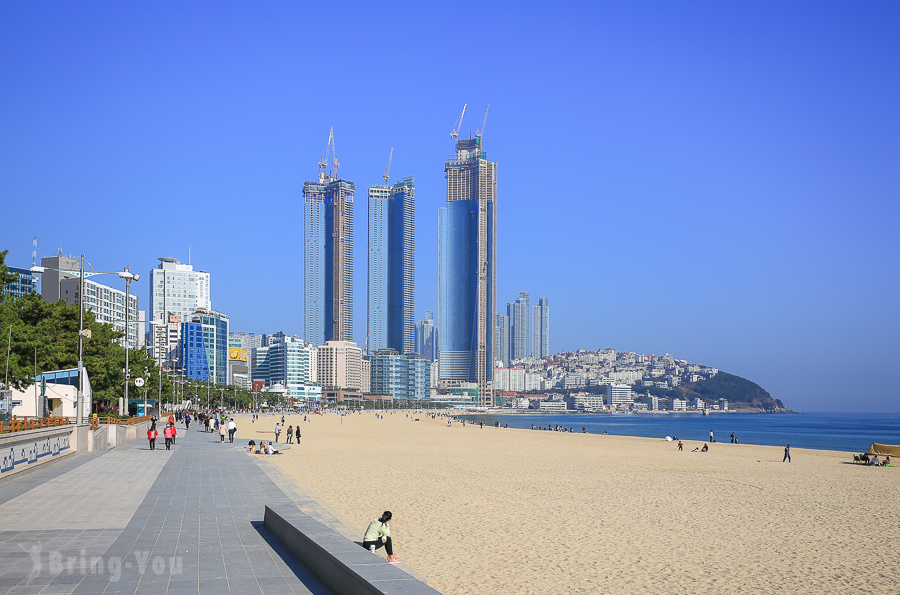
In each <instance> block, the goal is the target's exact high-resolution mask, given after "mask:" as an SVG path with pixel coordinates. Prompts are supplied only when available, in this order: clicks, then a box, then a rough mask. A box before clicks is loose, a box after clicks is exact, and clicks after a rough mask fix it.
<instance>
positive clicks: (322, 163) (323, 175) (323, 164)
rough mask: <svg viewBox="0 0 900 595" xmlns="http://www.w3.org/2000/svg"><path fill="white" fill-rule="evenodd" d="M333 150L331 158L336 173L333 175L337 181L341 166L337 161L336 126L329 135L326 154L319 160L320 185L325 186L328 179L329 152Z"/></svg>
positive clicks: (333, 172)
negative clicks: (335, 145) (335, 146)
mask: <svg viewBox="0 0 900 595" xmlns="http://www.w3.org/2000/svg"><path fill="white" fill-rule="evenodd" d="M329 150H331V156H332V158H333V159H334V162H333V165H334V171H332V174H333V175H334V179H335V180H336V179H337V177H338V176H337V170H338V167H340V165H339V164H338V159H337V151H336V150H335V148H334V126H332V127H331V130H330V131H329V133H328V143H327V144H326V145H325V152H324V153H322V157H321V158H320V160H319V183H320V184H324V183H325V182H326V181H327V180H328V178H329V175H328V151H329Z"/></svg>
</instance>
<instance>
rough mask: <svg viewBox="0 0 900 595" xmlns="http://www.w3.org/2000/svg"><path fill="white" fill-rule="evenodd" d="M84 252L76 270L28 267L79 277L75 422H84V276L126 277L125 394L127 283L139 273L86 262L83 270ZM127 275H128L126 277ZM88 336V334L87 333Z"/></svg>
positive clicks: (37, 271)
mask: <svg viewBox="0 0 900 595" xmlns="http://www.w3.org/2000/svg"><path fill="white" fill-rule="evenodd" d="M85 262H86V261H85V260H84V254H82V255H81V264H80V266H79V268H78V270H77V271H71V270H67V269H56V268H52V267H39V266H33V267H31V268H30V269H29V271H30V272H32V273H43V272H45V271H58V272H60V273H66V274H69V275H72V276H76V277H79V279H80V280H79V284H78V286H79V288H78V393H77V394H78V396H77V399H76V405H75V409H76V411H75V421H76V423H79V424H81V423H84V278H85V277H88V276H94V275H118V276H119V277H122V278H123V279H126V282H125V283H126V284H125V288H126V293H125V319H126V325H125V345H126V347H125V369H126V378H125V394H126V395H127V394H128V378H127V376H128V373H127V369H128V347H127V345H128V324H127V319H128V292H127V289H128V283H129V282H130V281H132V280H134V281H137V280H138V279H139V278H140V275H135V274H133V273H130V272H129V271H128V267H127V266H126V267H125V270H123V271H95V270H94V266H93V265H92V264H91V263H90V262H88V263H87V265H88V266H89V267H91V270H90V271H85V270H84V263H85ZM125 275H127V276H128V277H126V276H125ZM89 336H90V335H89Z"/></svg>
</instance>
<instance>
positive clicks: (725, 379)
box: [680, 372, 785, 410]
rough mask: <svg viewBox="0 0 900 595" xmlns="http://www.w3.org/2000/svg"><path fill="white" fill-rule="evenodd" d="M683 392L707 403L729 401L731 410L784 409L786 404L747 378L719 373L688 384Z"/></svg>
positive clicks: (690, 397) (684, 385)
mask: <svg viewBox="0 0 900 595" xmlns="http://www.w3.org/2000/svg"><path fill="white" fill-rule="evenodd" d="M680 388H681V389H682V391H683V392H684V393H685V394H686V395H688V397H687V398H689V399H693V398H695V397H700V398H701V399H706V400H707V401H715V400H718V399H727V400H728V405H729V408H731V409H745V408H751V409H765V410H773V409H784V408H785V407H784V403H782V402H781V400H780V399H773V398H772V396H771V395H770V394H769V393H768V391H766V390H765V389H764V388H763V387H761V386H760V385H758V384H756V383H755V382H751V381H750V380H747V379H746V378H741V377H740V376H735V375H734V374H728V373H727V372H719V373H718V374H716V375H715V376H713V377H712V378H709V379H708V380H701V381H699V382H686V383H684V384H683V385H682V386H681V387H680Z"/></svg>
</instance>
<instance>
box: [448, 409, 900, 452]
mask: <svg viewBox="0 0 900 595" xmlns="http://www.w3.org/2000/svg"><path fill="white" fill-rule="evenodd" d="M459 417H461V418H466V419H470V420H473V421H475V422H476V423H477V422H478V421H484V422H485V423H486V424H488V423H490V424H493V423H494V422H495V421H499V422H500V425H501V426H502V425H504V424H509V427H511V428H530V427H531V424H534V427H535V428H537V427H539V426H544V427H547V426H548V425H553V426H555V425H557V424H558V425H561V426H566V427H571V428H574V429H575V431H576V432H580V431H581V427H582V426H585V427H586V428H587V431H588V432H590V433H591V434H598V433H603V432H604V431H606V432H608V433H609V434H615V435H618V436H642V437H645V438H665V437H666V436H678V438H679V440H684V441H691V442H694V441H696V442H709V431H710V430H712V431H713V433H714V436H715V439H716V441H718V442H730V441H731V438H730V436H731V433H732V432H734V434H735V436H736V437H737V439H738V440H739V441H740V442H741V443H743V444H763V445H769V446H780V447H783V446H784V445H785V444H788V443H789V444H790V445H791V447H792V448H815V449H819V450H839V451H844V452H853V453H857V452H865V451H866V450H867V449H868V448H869V446H871V444H872V443H873V442H879V443H881V444H900V413H798V414H767V413H760V414H736V413H731V414H725V413H721V414H715V413H714V414H710V415H698V414H696V413H670V414H667V415H651V414H646V415H645V414H639V415H638V414H612V415H610V414H603V413H579V414H566V415H553V414H540V413H531V414H529V413H525V414H519V415H515V414H514V415H496V414H479V415H461V416H459Z"/></svg>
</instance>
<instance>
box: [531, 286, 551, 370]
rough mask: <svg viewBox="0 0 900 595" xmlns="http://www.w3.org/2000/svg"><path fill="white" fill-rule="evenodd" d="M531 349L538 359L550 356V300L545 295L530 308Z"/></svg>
mask: <svg viewBox="0 0 900 595" xmlns="http://www.w3.org/2000/svg"><path fill="white" fill-rule="evenodd" d="M531 349H532V353H533V354H534V357H536V358H538V359H544V358H545V357H549V356H550V300H548V299H547V298H545V297H539V298H538V305H537V306H534V307H533V308H532V317H531Z"/></svg>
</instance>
